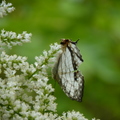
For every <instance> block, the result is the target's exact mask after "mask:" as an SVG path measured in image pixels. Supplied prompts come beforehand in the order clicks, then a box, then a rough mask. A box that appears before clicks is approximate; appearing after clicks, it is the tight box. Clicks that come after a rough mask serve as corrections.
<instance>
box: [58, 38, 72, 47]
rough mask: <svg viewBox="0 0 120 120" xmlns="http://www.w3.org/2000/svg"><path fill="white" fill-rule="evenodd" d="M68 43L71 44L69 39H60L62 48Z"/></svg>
mask: <svg viewBox="0 0 120 120" xmlns="http://www.w3.org/2000/svg"><path fill="white" fill-rule="evenodd" d="M70 42H71V40H70V39H61V42H60V44H61V45H62V46H67V45H68V44H69V43H70Z"/></svg>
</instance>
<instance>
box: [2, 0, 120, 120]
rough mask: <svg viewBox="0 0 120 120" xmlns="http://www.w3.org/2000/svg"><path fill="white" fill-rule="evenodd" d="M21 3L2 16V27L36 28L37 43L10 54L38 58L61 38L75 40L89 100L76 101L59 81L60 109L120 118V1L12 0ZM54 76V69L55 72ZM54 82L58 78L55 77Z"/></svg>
mask: <svg viewBox="0 0 120 120" xmlns="http://www.w3.org/2000/svg"><path fill="white" fill-rule="evenodd" d="M7 2H11V3H13V6H14V7H15V8H16V10H15V11H14V12H12V13H11V14H9V15H8V16H5V17H4V18H2V19H0V29H3V28H4V29H5V30H8V31H15V32H17V33H22V31H27V32H29V33H32V34H33V36H32V42H31V43H27V44H24V45H23V46H16V47H13V49H12V50H8V51H7V53H9V54H18V55H22V56H28V61H29V62H30V63H33V62H34V57H35V56H39V55H41V54H42V51H43V50H49V45H50V44H51V43H54V42H57V43H59V42H60V39H61V38H70V39H72V40H73V41H76V40H77V39H80V41H79V42H78V44H77V46H78V48H79V49H80V51H81V54H82V56H83V59H84V63H83V64H82V65H81V66H80V68H79V69H80V70H81V71H82V73H83V75H84V77H85V87H84V96H83V102H81V103H79V102H76V101H72V100H71V99H69V98H68V97H66V95H65V94H64V93H63V91H62V90H61V88H60V86H59V85H58V84H57V85H56V87H55V96H56V97H57V100H56V102H57V103H58V109H57V110H58V113H59V114H60V115H61V113H62V112H63V111H68V110H73V109H74V110H75V111H80V112H81V113H83V114H84V116H85V117H87V118H89V119H91V118H93V117H96V118H99V119H101V120H120V0H47V1H45V0H34V1H32V0H31V1H30V0H7ZM49 74H50V75H51V73H49ZM51 83H52V84H54V83H55V82H54V80H53V79H51Z"/></svg>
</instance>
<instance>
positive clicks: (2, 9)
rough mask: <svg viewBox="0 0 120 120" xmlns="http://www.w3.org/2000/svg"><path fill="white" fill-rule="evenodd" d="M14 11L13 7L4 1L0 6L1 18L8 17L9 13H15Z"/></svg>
mask: <svg viewBox="0 0 120 120" xmlns="http://www.w3.org/2000/svg"><path fill="white" fill-rule="evenodd" d="M14 9H15V8H14V7H12V4H11V3H8V4H6V2H5V1H2V3H1V4H0V18H2V17H3V16H5V15H7V13H11V12H12V11H14Z"/></svg>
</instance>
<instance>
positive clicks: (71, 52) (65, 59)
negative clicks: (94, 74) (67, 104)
mask: <svg viewBox="0 0 120 120" xmlns="http://www.w3.org/2000/svg"><path fill="white" fill-rule="evenodd" d="M77 42H78V40H77V41H76V42H72V41H71V40H69V39H62V41H61V43H60V44H61V46H62V53H61V54H60V55H59V57H58V61H57V62H56V63H55V65H54V68H53V78H54V79H55V80H56V81H57V82H58V83H59V84H60V86H61V88H62V89H63V91H64V92H65V94H66V95H67V96H68V97H69V98H71V99H73V100H76V101H82V96H83V88H84V77H83V75H82V74H81V73H80V71H79V70H78V67H79V65H80V64H81V63H82V62H83V59H82V55H81V54H80V50H79V49H78V48H77V47H76V44H77Z"/></svg>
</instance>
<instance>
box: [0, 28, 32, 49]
mask: <svg viewBox="0 0 120 120" xmlns="http://www.w3.org/2000/svg"><path fill="white" fill-rule="evenodd" d="M31 36H32V34H31V33H29V34H28V33H27V32H26V31H24V32H23V33H22V34H18V35H17V34H16V33H15V32H12V31H5V30H1V34H0V48H2V47H3V46H7V47H8V48H12V46H15V45H22V43H26V42H30V38H31Z"/></svg>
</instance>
